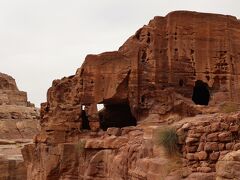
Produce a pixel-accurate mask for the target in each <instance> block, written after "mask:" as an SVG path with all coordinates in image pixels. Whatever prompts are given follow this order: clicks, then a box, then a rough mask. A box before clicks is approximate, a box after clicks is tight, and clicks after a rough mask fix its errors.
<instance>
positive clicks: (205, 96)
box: [192, 80, 210, 106]
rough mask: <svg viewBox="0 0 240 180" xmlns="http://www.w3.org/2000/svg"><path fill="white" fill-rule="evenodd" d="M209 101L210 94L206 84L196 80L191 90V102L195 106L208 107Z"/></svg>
mask: <svg viewBox="0 0 240 180" xmlns="http://www.w3.org/2000/svg"><path fill="white" fill-rule="evenodd" d="M209 99H210V92H209V88H208V84H207V83H205V82H203V81H201V80H197V81H196V82H195V86H194V88H193V94H192V100H193V102H194V103H195V104H199V105H206V106H207V105H208V103H209Z"/></svg>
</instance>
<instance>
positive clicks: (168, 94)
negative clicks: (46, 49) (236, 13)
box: [23, 11, 240, 180]
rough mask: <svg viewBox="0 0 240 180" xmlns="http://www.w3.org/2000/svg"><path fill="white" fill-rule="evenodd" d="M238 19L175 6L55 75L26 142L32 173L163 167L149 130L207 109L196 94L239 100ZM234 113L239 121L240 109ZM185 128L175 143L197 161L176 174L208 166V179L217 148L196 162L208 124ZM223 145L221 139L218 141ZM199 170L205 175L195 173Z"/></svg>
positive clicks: (159, 173) (65, 175) (105, 173)
mask: <svg viewBox="0 0 240 180" xmlns="http://www.w3.org/2000/svg"><path fill="white" fill-rule="evenodd" d="M239 29H240V22H239V20H237V19H236V18H235V17H232V16H225V15H217V14H206V13H197V12H186V11H178V12H172V13H169V14H168V15H167V16H166V17H155V18H154V19H153V20H151V21H150V22H149V24H148V25H146V26H144V27H142V28H141V29H139V30H138V31H137V32H136V34H135V35H133V36H132V37H130V38H129V39H128V40H127V41H126V42H125V43H124V44H123V46H121V47H120V49H119V50H118V51H115V52H106V53H102V54H99V55H88V56H87V57H86V59H85V61H84V63H83V65H82V66H81V68H79V69H78V70H77V72H76V74H75V75H73V76H70V77H65V78H63V79H61V80H55V81H53V84H52V87H51V88H50V89H49V90H48V94H47V102H46V103H43V104H42V107H41V132H40V134H39V135H38V136H37V137H36V138H35V144H34V145H29V146H26V147H25V149H24V151H23V154H24V158H25V162H26V165H27V167H28V179H36V180H45V179H49V180H50V179H99V180H100V179H102V180H103V179H116V180H117V179H158V178H159V177H165V175H164V173H165V172H164V166H166V164H168V162H169V161H170V160H169V159H168V158H166V157H165V155H163V154H162V153H161V150H159V149H158V148H157V147H155V145H154V143H153V139H152V138H153V137H152V133H150V135H149V136H145V135H144V134H146V133H147V132H148V129H150V130H149V131H150V132H152V131H153V129H157V128H158V126H163V125H164V124H166V122H167V123H168V124H170V123H171V122H172V121H171V120H170V119H171V118H172V116H171V115H172V114H174V116H173V117H177V118H172V119H173V121H176V120H179V121H180V120H181V119H182V118H183V117H186V116H194V115H196V114H199V113H202V112H203V111H202V110H201V108H200V109H199V107H197V106H194V105H193V103H192V102H191V98H192V99H193V101H194V102H195V103H196V104H200V105H207V104H210V106H213V105H217V104H219V103H221V102H224V101H232V102H236V103H239V101H240V96H239V92H240V91H239V88H240V87H239V85H238V84H239V74H238V69H239V59H240V50H239V49H240V31H239ZM199 91H200V92H204V93H199ZM97 104H104V109H103V110H101V111H100V112H98V111H97ZM204 112H208V113H209V112H210V110H204ZM211 112H213V111H211ZM213 117H214V116H213ZM213 117H212V116H210V115H209V116H206V118H208V121H209V124H204V125H202V124H201V121H202V120H201V118H200V120H199V121H200V122H199V123H198V124H197V125H196V126H203V127H205V126H207V125H211V123H212V122H211V119H212V118H213ZM217 118H219V117H218V116H217ZM234 118H236V119H235V120H236V122H237V121H238V117H234ZM225 119H227V117H224V122H225ZM186 121H187V120H186ZM217 121H220V122H221V119H218V120H217ZM181 122H182V124H181V125H178V128H181V127H182V126H184V125H183V124H184V122H185V121H181ZM197 122H198V121H197ZM220 122H218V123H220ZM152 123H153V124H154V128H152V126H153V124H152ZM227 123H229V122H227ZM146 124H149V125H146ZM135 125H137V127H126V126H135ZM234 125H235V124H234ZM109 127H117V128H121V129H111V128H110V129H109ZM194 128H195V125H194V126H193V129H194ZM228 128H229V127H228ZM100 129H103V130H106V129H108V130H107V132H103V131H101V130H100ZM188 130H189V129H186V132H185V133H187V135H186V136H184V139H182V142H183V143H180V142H179V146H181V147H183V149H182V151H181V152H182V153H183V159H185V160H186V163H185V165H184V167H186V166H191V168H190V170H189V171H187V172H188V173H185V174H184V176H183V177H179V176H178V178H195V179H196V177H198V178H199V177H202V176H203V174H202V173H206V174H205V177H206V178H209V179H211V178H213V177H215V173H214V172H215V163H216V161H217V160H218V158H219V156H220V155H218V157H217V158H215V159H214V160H213V161H212V163H210V164H207V165H206V164H205V166H203V167H204V168H199V167H202V166H201V165H202V164H201V163H200V162H202V161H203V160H205V159H201V158H200V159H199V158H198V157H199V156H198V155H195V154H194V153H195V152H196V153H197V149H198V146H200V144H199V143H200V141H199V139H198V138H200V137H202V136H205V135H206V133H207V134H208V133H210V131H209V132H205V131H202V132H198V133H200V134H198V137H195V141H193V143H194V145H193V146H192V144H191V143H192V141H190V142H188V140H189V139H187V137H188V133H189V136H190V134H191V133H192V131H189V132H188ZM190 130H191V128H190ZM224 130H228V129H224ZM184 131H185V130H184ZM201 133H203V134H201ZM220 133H221V132H218V134H217V135H216V136H217V137H218V136H219V134H220ZM231 135H232V134H231ZM190 138H192V137H191V136H190ZM237 139H238V138H236V139H231V140H230V139H228V140H227V141H226V142H225V141H224V142H225V143H229V142H231V141H234V142H235V141H236V140H237ZM216 141H218V139H217V140H216ZM214 142H215V140H214ZM189 143H190V144H191V146H188V144H189ZM204 143H205V142H204ZM216 143H217V142H216ZM186 144H187V146H185V145H186ZM205 145H206V144H201V146H205ZM217 146H218V145H217ZM185 147H186V148H188V147H191V148H190V149H191V150H190V151H189V148H188V149H184V148H185ZM193 147H194V148H193ZM211 147H212V146H211ZM79 148H80V149H79ZM224 150H226V144H224V143H223V148H222V149H219V148H218V149H217V151H218V152H219V151H224ZM201 151H204V152H202V153H203V154H204V155H206V154H207V155H206V158H208V157H209V156H211V155H210V154H211V153H212V152H213V150H212V149H211V148H210V149H209V150H206V152H205V150H204V148H203V150H201ZM214 151H215V150H214ZM189 153H190V154H189ZM191 153H192V154H191ZM205 153H206V154H205ZM219 154H220V152H219ZM195 156H196V158H195ZM212 156H214V157H215V155H212ZM189 157H192V158H189ZM204 157H205V156H204ZM112 162H114V163H112ZM145 166H146V167H145ZM205 167H206V168H205ZM170 169H171V168H170ZM184 172H186V171H184ZM189 172H190V173H189ZM196 172H198V173H200V175H199V174H197V175H196V177H195V176H194V175H192V177H191V175H190V174H191V173H196ZM169 173H170V172H169ZM175 175H176V174H175ZM178 175H179V174H178ZM174 177H175V178H176V176H174ZM169 178H171V176H170V177H169Z"/></svg>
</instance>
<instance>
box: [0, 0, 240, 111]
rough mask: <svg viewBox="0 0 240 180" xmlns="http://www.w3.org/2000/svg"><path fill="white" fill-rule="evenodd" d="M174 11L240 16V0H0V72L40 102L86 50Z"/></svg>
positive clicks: (109, 46)
mask: <svg viewBox="0 0 240 180" xmlns="http://www.w3.org/2000/svg"><path fill="white" fill-rule="evenodd" d="M174 10H192V11H199V12H210V13H220V14H228V15H233V16H237V17H238V18H240V0H0V49H1V50H0V72H2V73H6V74H9V75H11V76H13V77H14V78H15V79H16V81H17V84H18V87H19V89H21V90H23V91H27V93H28V98H29V100H30V101H31V102H33V103H35V105H36V106H38V107H39V105H40V103H41V102H45V101H46V92H47V89H48V88H49V87H50V86H51V83H52V81H53V80H54V79H60V78H62V77H64V76H69V75H72V74H75V71H76V69H77V68H78V67H80V66H81V64H82V62H83V60H84V58H85V56H86V55H87V54H90V53H91V54H98V53H101V52H104V51H113V50H117V49H118V48H119V47H120V46H121V45H122V44H123V43H124V42H125V41H126V39H127V38H128V37H130V36H131V35H133V34H134V33H135V31H137V30H138V29H139V28H140V27H142V26H143V25H144V24H148V22H149V20H150V19H152V18H153V17H154V16H165V15H166V14H167V13H169V12H171V11H174Z"/></svg>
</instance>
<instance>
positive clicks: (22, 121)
mask: <svg viewBox="0 0 240 180" xmlns="http://www.w3.org/2000/svg"><path fill="white" fill-rule="evenodd" d="M38 119H39V112H38V109H36V108H35V107H34V105H33V104H31V103H30V102H28V101H27V93H26V92H23V91H19V90H18V88H17V85H16V82H15V80H14V79H13V78H12V77H10V76H8V75H6V74H3V73H0V179H17V180H23V179H26V167H25V166H24V164H23V158H22V155H21V149H22V148H23V146H24V145H25V144H29V143H31V142H32V139H33V136H34V135H36V134H37V133H38V131H39V121H38Z"/></svg>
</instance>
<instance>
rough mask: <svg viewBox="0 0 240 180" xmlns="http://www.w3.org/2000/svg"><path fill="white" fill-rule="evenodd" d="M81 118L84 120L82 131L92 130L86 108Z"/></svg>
mask: <svg viewBox="0 0 240 180" xmlns="http://www.w3.org/2000/svg"><path fill="white" fill-rule="evenodd" d="M81 118H82V126H81V129H87V130H90V129H91V128H90V126H89V120H88V115H87V113H86V110H85V106H84V105H83V106H82V112H81Z"/></svg>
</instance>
